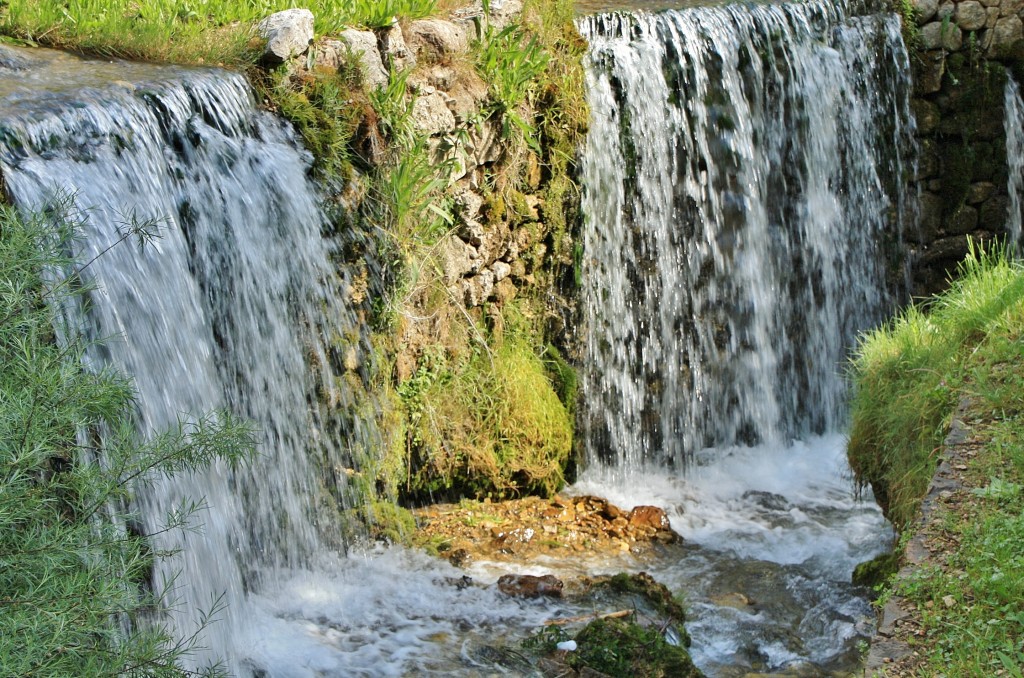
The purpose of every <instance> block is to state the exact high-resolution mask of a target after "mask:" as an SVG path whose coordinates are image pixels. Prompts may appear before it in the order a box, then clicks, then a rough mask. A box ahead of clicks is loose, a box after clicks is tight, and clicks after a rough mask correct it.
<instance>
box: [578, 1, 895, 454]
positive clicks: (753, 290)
mask: <svg viewBox="0 0 1024 678" xmlns="http://www.w3.org/2000/svg"><path fill="white" fill-rule="evenodd" d="M582 31H583V33H584V35H585V36H586V37H587V38H588V39H589V40H590V42H591V45H592V47H591V53H590V68H589V71H588V85H589V97H590V103H591V106H592V110H593V115H592V127H591V135H590V139H591V142H590V144H589V146H588V148H587V152H586V156H585V160H584V177H585V186H586V192H585V198H584V209H585V212H586V215H587V227H586V233H585V246H584V249H585V252H586V256H587V259H586V261H585V264H584V280H585V299H584V304H585V312H586V314H587V316H586V320H587V323H588V326H589V333H590V337H591V341H590V343H589V346H588V350H587V359H586V361H585V365H586V368H585V379H586V381H585V387H584V388H585V393H586V399H587V402H588V407H587V414H586V416H585V419H584V422H583V423H584V432H585V433H584V435H586V439H587V446H588V450H589V453H590V456H591V458H592V460H593V461H595V462H600V461H613V462H614V464H615V466H616V467H617V468H619V469H623V470H629V469H634V468H639V467H642V466H644V465H645V464H653V465H655V466H660V465H662V464H665V463H669V464H672V463H674V464H680V463H682V462H684V461H685V459H686V457H687V456H688V455H691V454H693V453H695V452H697V451H699V450H701V449H703V448H705V447H709V446H719V445H732V444H737V443H744V444H749V443H756V442H779V441H784V440H786V439H787V438H791V437H793V436H801V435H807V434H808V433H821V432H825V431H834V430H836V429H837V428H838V426H839V425H840V424H841V422H842V405H843V392H844V383H843V380H842V379H841V378H840V377H839V374H840V373H841V371H842V370H843V364H844V360H845V351H846V350H847V349H848V347H849V346H850V344H851V341H852V340H853V337H854V336H855V334H856V332H857V331H859V330H862V329H864V328H866V327H868V326H870V325H871V324H872V323H873V322H876V321H878V320H879V319H880V318H881V317H882V314H883V312H884V311H885V310H887V308H888V303H889V300H890V298H891V296H890V291H889V283H888V281H887V278H886V276H887V274H888V273H889V271H890V266H891V262H890V261H889V257H890V256H891V253H892V252H893V251H895V249H896V248H895V242H896V241H897V240H898V239H899V237H900V232H901V228H902V224H901V223H900V219H901V218H902V215H904V214H905V213H906V212H907V205H906V204H904V203H905V202H906V200H907V198H906V197H905V196H904V194H903V191H902V186H901V181H902V176H903V170H904V169H905V168H906V165H907V164H908V163H909V162H910V159H909V158H908V157H907V155H906V151H907V149H909V148H910V142H911V138H912V124H913V123H912V122H910V121H911V120H912V119H913V118H912V116H910V114H909V109H908V92H909V84H908V75H907V73H908V64H907V56H906V51H905V50H904V48H903V43H902V39H901V37H900V33H899V25H898V21H897V19H896V18H895V17H891V16H890V17H887V18H886V17H879V16H868V17H852V18H845V10H844V8H843V7H841V6H837V5H834V4H832V3H831V2H810V3H800V4H784V5H766V6H746V5H744V6H740V5H731V6H725V7H717V8H699V9H691V10H685V11H669V12H665V13H662V14H656V15H646V14H640V15H636V16H631V15H619V14H613V15H601V16H596V17H592V18H588V19H586V20H584V21H583V22H582Z"/></svg>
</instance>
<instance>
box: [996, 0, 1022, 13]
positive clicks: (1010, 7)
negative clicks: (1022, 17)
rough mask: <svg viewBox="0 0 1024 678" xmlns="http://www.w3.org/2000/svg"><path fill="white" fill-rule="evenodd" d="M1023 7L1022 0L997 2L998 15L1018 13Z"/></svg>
mask: <svg viewBox="0 0 1024 678" xmlns="http://www.w3.org/2000/svg"><path fill="white" fill-rule="evenodd" d="M1022 9H1024V0H1002V2H1000V3H999V16H1014V15H1019V14H1020V12H1021V10H1022Z"/></svg>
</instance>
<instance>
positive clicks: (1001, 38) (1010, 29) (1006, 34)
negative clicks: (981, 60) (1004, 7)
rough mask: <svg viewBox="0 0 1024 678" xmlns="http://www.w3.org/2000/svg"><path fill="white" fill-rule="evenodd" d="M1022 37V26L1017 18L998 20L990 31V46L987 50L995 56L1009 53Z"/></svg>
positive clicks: (1023, 33)
mask: <svg viewBox="0 0 1024 678" xmlns="http://www.w3.org/2000/svg"><path fill="white" fill-rule="evenodd" d="M1022 35H1024V24H1022V23H1021V20H1020V18H1018V17H1017V16H1008V17H1003V18H1001V19H999V21H997V22H996V25H995V28H993V29H992V44H991V45H990V47H989V50H990V51H991V52H992V53H993V54H995V55H999V54H1003V53H1005V52H1008V51H1010V50H1011V49H1012V48H1013V46H1014V44H1015V43H1017V42H1018V41H1019V40H1020V39H1021V37H1022Z"/></svg>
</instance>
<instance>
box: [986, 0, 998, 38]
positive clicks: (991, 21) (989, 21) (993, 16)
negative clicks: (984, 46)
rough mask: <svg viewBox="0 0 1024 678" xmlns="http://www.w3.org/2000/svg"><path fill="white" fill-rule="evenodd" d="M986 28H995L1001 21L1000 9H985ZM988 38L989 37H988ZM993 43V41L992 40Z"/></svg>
mask: <svg viewBox="0 0 1024 678" xmlns="http://www.w3.org/2000/svg"><path fill="white" fill-rule="evenodd" d="M985 15H986V19H985V28H995V27H996V22H997V21H999V8H998V7H986V8H985ZM986 37H988V36H986ZM990 42H991V40H990Z"/></svg>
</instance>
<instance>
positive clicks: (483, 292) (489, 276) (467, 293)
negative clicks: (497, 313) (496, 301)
mask: <svg viewBox="0 0 1024 678" xmlns="http://www.w3.org/2000/svg"><path fill="white" fill-rule="evenodd" d="M492 292H494V273H493V272H492V271H491V270H490V269H486V270H483V271H481V272H480V273H479V274H478V275H476V276H474V277H472V278H470V279H469V280H466V281H465V282H464V283H463V295H464V300H465V303H466V306H467V307H469V308H473V307H474V306H481V305H483V303H484V302H485V301H487V300H488V299H490V298H491V293H492Z"/></svg>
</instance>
